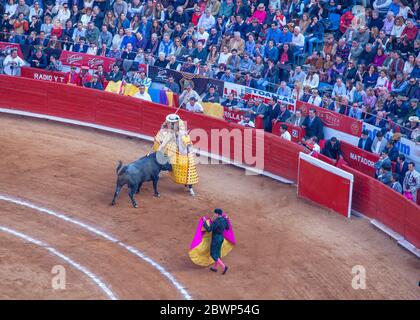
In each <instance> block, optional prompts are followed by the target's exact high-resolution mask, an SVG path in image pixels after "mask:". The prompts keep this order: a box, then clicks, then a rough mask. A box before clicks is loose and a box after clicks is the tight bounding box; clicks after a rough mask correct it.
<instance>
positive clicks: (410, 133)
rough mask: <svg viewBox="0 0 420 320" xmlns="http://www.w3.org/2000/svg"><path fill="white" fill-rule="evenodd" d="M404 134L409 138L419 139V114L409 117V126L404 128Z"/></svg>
mask: <svg viewBox="0 0 420 320" xmlns="http://www.w3.org/2000/svg"><path fill="white" fill-rule="evenodd" d="M404 134H406V135H407V138H408V139H410V140H413V141H417V139H418V137H420V118H419V117H417V116H411V117H409V118H408V123H407V127H406V128H404Z"/></svg>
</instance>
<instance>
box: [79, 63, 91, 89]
mask: <svg viewBox="0 0 420 320" xmlns="http://www.w3.org/2000/svg"><path fill="white" fill-rule="evenodd" d="M79 76H80V82H81V85H82V86H83V87H85V85H86V83H89V82H91V81H92V75H91V74H90V73H89V67H87V66H82V67H81V68H80V74H79Z"/></svg>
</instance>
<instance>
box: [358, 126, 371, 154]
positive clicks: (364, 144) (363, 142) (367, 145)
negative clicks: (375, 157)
mask: <svg viewBox="0 0 420 320" xmlns="http://www.w3.org/2000/svg"><path fill="white" fill-rule="evenodd" d="M372 142H373V141H372V139H371V138H370V137H369V131H367V130H363V131H362V137H361V138H360V139H359V143H358V144H357V146H358V147H359V148H360V149H363V150H366V151H369V152H371V149H372Z"/></svg>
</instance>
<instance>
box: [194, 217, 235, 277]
mask: <svg viewBox="0 0 420 320" xmlns="http://www.w3.org/2000/svg"><path fill="white" fill-rule="evenodd" d="M214 213H215V214H216V217H215V219H214V220H213V221H212V220H211V219H209V218H208V217H202V218H201V219H200V221H199V222H198V225H197V229H196V233H195V236H194V239H193V241H192V243H191V246H190V251H189V253H188V254H189V256H190V258H191V260H192V262H194V263H195V264H197V265H199V266H203V267H204V266H206V267H207V266H209V265H211V264H214V265H213V266H212V267H210V270H211V271H214V272H217V267H218V266H219V265H220V266H221V267H222V270H223V272H222V274H225V273H226V271H227V270H228V267H227V266H226V265H225V264H224V263H223V261H222V260H221V258H222V257H225V256H226V255H227V254H228V253H229V252H230V251H231V250H232V249H233V247H234V246H235V244H236V241H235V236H234V233H233V229H232V224H231V222H230V219H229V218H228V217H227V216H226V215H224V214H223V211H222V210H221V209H215V210H214ZM210 233H211V236H210Z"/></svg>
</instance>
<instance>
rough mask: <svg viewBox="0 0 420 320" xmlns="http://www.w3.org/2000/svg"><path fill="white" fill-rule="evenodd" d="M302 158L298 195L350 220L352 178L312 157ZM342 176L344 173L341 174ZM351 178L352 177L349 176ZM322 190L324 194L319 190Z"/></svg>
mask: <svg viewBox="0 0 420 320" xmlns="http://www.w3.org/2000/svg"><path fill="white" fill-rule="evenodd" d="M305 158H306V157H302V158H300V162H299V177H298V179H299V181H298V183H299V184H298V194H299V196H301V197H304V198H306V199H309V200H312V201H314V202H315V203H319V204H321V205H322V206H324V207H326V208H329V209H332V210H334V211H335V212H338V213H339V214H341V215H342V216H345V217H348V218H350V208H349V202H350V195H351V180H350V177H347V175H348V174H347V173H346V174H345V176H342V175H340V173H339V172H338V171H341V170H338V169H337V168H336V167H334V166H332V167H331V166H327V165H326V164H325V163H324V162H323V161H319V160H316V159H315V158H312V157H307V158H308V159H305ZM341 174H342V173H341ZM348 176H350V175H348ZM320 188H322V192H319V189H320Z"/></svg>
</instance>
